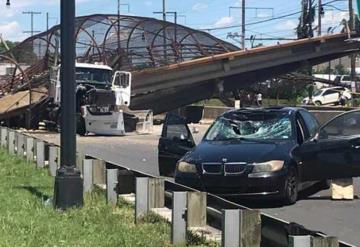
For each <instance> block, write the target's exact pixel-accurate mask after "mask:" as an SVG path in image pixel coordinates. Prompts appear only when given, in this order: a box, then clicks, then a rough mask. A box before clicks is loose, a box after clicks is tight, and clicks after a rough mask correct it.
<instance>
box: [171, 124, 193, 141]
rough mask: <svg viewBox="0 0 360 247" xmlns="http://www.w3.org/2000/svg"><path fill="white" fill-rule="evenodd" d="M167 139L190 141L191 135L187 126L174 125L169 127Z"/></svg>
mask: <svg viewBox="0 0 360 247" xmlns="http://www.w3.org/2000/svg"><path fill="white" fill-rule="evenodd" d="M166 137H167V138H169V139H174V138H179V139H188V138H189V133H188V130H187V128H186V126H185V125H183V124H173V125H168V126H167V132H166Z"/></svg>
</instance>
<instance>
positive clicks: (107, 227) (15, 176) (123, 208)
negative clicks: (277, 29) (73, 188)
mask: <svg viewBox="0 0 360 247" xmlns="http://www.w3.org/2000/svg"><path fill="white" fill-rule="evenodd" d="M53 185H54V179H53V178H52V177H50V176H49V175H48V171H47V170H38V169H35V168H34V166H33V165H30V164H27V163H26V162H25V161H23V160H21V159H19V158H17V157H14V156H9V155H8V154H7V153H6V152H4V151H3V150H0V246H18V247H19V246H36V247H38V246H86V247H89V246H131V247H132V246H146V247H148V246H149V247H151V246H154V247H160V246H171V244H170V241H169V240H170V226H169V224H168V223H166V222H164V221H163V220H161V219H159V218H156V217H150V218H151V219H150V220H147V219H144V223H142V224H140V225H135V224H134V209H133V206H132V205H128V204H126V203H120V204H119V206H118V207H116V208H113V207H111V206H108V205H107V204H106V202H105V198H104V195H103V193H102V192H100V191H95V192H94V193H92V194H88V195H86V197H85V206H84V207H83V208H82V209H71V210H68V211H66V212H62V213H60V212H57V211H55V210H54V209H53V207H52V205H51V203H49V198H51V197H52V195H53ZM194 245H197V246H199V245H208V244H206V243H205V242H194ZM210 245H211V246H213V245H214V244H210Z"/></svg>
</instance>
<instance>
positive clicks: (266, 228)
mask: <svg viewBox="0 0 360 247" xmlns="http://www.w3.org/2000/svg"><path fill="white" fill-rule="evenodd" d="M4 129H6V130H7V131H4ZM9 130H10V129H7V128H5V127H2V128H1V131H0V134H1V138H0V139H1V146H2V147H4V145H6V141H7V142H8V141H9V140H8V139H6V140H5V138H4V136H3V135H4V134H5V132H6V133H10V132H12V131H13V130H10V131H9ZM19 134H20V135H22V138H24V139H22V144H21V145H26V144H25V143H28V141H27V139H29V140H33V141H34V143H38V142H40V143H42V144H44V147H43V148H42V149H41V150H42V151H43V153H41V154H40V153H39V150H36V149H39V147H38V148H36V146H39V145H34V149H33V150H32V151H33V152H34V153H35V155H36V156H40V155H41V157H40V159H41V160H43V161H45V160H50V159H53V160H54V161H56V162H59V159H57V158H56V157H55V158H54V155H55V156H56V153H54V151H50V150H53V149H51V148H50V147H57V148H60V146H59V145H56V144H54V143H49V142H46V141H44V140H41V139H37V138H35V137H34V136H31V135H25V134H22V133H19ZM7 136H8V135H7V134H6V138H7ZM11 140H12V141H13V142H14V143H12V145H11V146H12V148H14V149H15V147H18V143H16V140H17V137H15V138H14V136H13V137H12V139H11ZM34 143H33V144H34ZM21 150H27V148H26V147H24V146H22V149H21ZM12 153H15V152H12ZM23 155H24V153H23ZM83 158H84V159H85V158H86V159H94V160H101V159H98V158H97V157H93V156H91V155H84V156H83ZM43 161H42V162H43ZM102 161H103V160H102ZM102 164H103V165H104V166H105V167H104V169H105V168H106V169H110V168H112V169H114V168H115V169H118V170H120V171H127V172H129V174H131V177H132V179H131V180H132V182H133V183H135V179H136V178H139V177H147V178H157V177H156V176H154V175H151V174H147V173H144V172H141V171H137V170H133V169H130V168H128V167H126V166H124V165H122V164H115V163H113V162H107V161H103V163H102ZM38 167H42V165H39V164H38ZM131 190H132V192H135V190H134V188H133V189H131ZM177 191H178V192H180V191H190V192H196V191H197V190H195V189H193V188H190V187H187V186H184V185H181V184H177V183H175V182H173V181H171V180H169V179H165V198H166V201H167V203H166V205H170V204H171V202H172V192H177ZM224 209H242V210H251V209H250V208H247V207H245V206H242V205H240V204H237V203H234V202H231V201H228V200H226V199H224V198H221V197H219V196H216V195H213V194H210V193H208V194H207V208H206V214H207V224H208V225H211V226H212V227H214V228H216V229H218V230H222V219H223V214H222V210H224ZM305 235H310V236H314V237H326V235H325V234H323V233H321V232H317V231H312V230H310V229H307V228H305V227H304V226H302V225H299V224H296V223H290V222H286V221H284V220H281V219H279V218H276V217H274V216H270V215H268V214H264V213H262V214H261V246H263V247H272V246H274V247H288V246H289V236H305ZM339 246H340V247H354V246H353V245H351V244H348V243H346V242H343V241H339Z"/></svg>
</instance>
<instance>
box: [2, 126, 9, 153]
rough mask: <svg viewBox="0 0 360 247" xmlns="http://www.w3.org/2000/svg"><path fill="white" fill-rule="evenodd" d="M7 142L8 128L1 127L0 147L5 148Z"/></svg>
mask: <svg viewBox="0 0 360 247" xmlns="http://www.w3.org/2000/svg"><path fill="white" fill-rule="evenodd" d="M7 142H8V128H6V127H1V147H3V148H7Z"/></svg>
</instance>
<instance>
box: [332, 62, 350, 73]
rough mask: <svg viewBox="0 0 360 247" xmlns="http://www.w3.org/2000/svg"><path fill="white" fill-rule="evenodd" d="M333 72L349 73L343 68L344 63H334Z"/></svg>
mask: <svg viewBox="0 0 360 247" xmlns="http://www.w3.org/2000/svg"><path fill="white" fill-rule="evenodd" d="M335 73H336V74H337V75H346V74H349V72H348V71H347V70H346V69H345V67H344V65H342V64H337V65H335Z"/></svg>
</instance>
